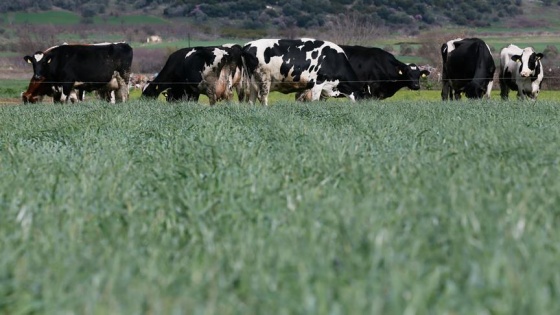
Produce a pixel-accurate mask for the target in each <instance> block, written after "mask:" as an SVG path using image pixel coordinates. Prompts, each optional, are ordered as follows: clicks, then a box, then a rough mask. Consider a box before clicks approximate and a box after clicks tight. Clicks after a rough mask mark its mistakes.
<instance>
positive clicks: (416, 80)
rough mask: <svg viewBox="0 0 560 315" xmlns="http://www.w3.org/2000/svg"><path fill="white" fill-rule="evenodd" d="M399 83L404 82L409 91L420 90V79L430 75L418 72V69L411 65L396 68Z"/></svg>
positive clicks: (425, 72) (426, 72)
mask: <svg viewBox="0 0 560 315" xmlns="http://www.w3.org/2000/svg"><path fill="white" fill-rule="evenodd" d="M398 74H399V81H404V82H406V86H407V87H408V88H409V89H411V90H419V89H420V78H425V77H427V76H428V75H430V71H428V70H420V68H419V67H418V66H417V65H415V64H413V63H411V64H408V65H405V66H401V67H399V68H398Z"/></svg>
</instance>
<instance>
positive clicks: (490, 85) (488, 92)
mask: <svg viewBox="0 0 560 315" xmlns="http://www.w3.org/2000/svg"><path fill="white" fill-rule="evenodd" d="M493 86H494V81H490V82H488V86H487V87H486V98H487V99H490V96H491V95H492V87H493Z"/></svg>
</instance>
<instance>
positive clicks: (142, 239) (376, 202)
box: [0, 100, 560, 314]
mask: <svg viewBox="0 0 560 315" xmlns="http://www.w3.org/2000/svg"><path fill="white" fill-rule="evenodd" d="M559 119H560V103H558V102H557V101H546V100H544V101H539V102H538V103H537V104H536V105H534V104H531V103H522V102H509V103H504V102H499V101H487V102H471V101H465V102H462V103H454V102H445V103H443V102H439V101H423V100H419V101H406V100H403V101H392V102H363V103H356V104H351V103H348V102H315V103H309V104H299V103H298V104H296V103H293V102H291V101H282V100H279V101H277V102H276V103H275V104H274V106H271V107H268V108H264V107H261V106H249V105H237V104H231V105H229V106H228V105H225V104H220V105H218V106H215V107H208V106H204V105H199V104H189V103H178V104H167V103H163V102H142V101H139V100H133V101H131V102H128V103H125V104H120V105H109V104H105V103H99V102H84V103H81V104H79V105H52V104H50V105H47V104H37V105H29V106H3V107H0V178H2V181H0V240H1V241H0V242H1V246H0V313H1V314H27V313H36V314H558V312H559V311H560V302H559V301H560V269H559V268H557V265H558V261H559V260H560V246H559V244H560V232H559V229H558V224H560V206H559V205H560V194H559V193H558V192H559V191H560V182H559V181H558V178H559V177H560V168H559V161H560V158H559V155H558V152H560V141H559V139H560V125H559V124H558V121H559Z"/></svg>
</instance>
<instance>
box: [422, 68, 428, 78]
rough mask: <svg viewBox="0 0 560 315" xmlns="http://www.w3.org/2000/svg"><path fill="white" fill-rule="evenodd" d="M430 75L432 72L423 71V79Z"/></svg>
mask: <svg viewBox="0 0 560 315" xmlns="http://www.w3.org/2000/svg"><path fill="white" fill-rule="evenodd" d="M429 75H430V71H428V70H422V78H425V77H427V76H429Z"/></svg>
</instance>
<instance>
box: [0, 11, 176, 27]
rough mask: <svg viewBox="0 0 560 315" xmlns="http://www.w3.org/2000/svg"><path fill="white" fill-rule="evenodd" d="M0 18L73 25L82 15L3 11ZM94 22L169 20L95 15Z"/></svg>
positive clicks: (10, 22)
mask: <svg viewBox="0 0 560 315" xmlns="http://www.w3.org/2000/svg"><path fill="white" fill-rule="evenodd" d="M0 18H1V19H2V21H4V22H5V23H8V24H24V23H25V24H52V25H72V24H78V23H80V20H81V17H80V16H79V15H78V14H74V13H71V12H65V11H49V12H35V13H28V12H15V13H1V14H0ZM93 22H94V24H125V25H129V24H137V25H142V24H165V23H169V22H168V21H166V20H164V19H162V18H159V17H154V16H149V15H122V16H107V17H94V18H93Z"/></svg>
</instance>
